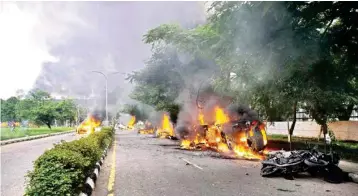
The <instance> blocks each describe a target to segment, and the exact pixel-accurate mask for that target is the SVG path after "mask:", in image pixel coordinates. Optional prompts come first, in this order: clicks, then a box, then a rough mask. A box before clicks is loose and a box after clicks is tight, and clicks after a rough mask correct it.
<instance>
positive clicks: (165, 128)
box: [157, 114, 174, 138]
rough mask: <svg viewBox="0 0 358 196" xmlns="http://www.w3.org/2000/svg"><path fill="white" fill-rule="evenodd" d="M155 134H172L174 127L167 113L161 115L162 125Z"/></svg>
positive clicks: (161, 135)
mask: <svg viewBox="0 0 358 196" xmlns="http://www.w3.org/2000/svg"><path fill="white" fill-rule="evenodd" d="M157 136H158V137H161V138H165V137H167V136H174V129H173V126H172V124H171V123H170V119H169V116H168V115H167V114H164V115H163V119H162V126H161V127H160V128H159V129H158V130H157Z"/></svg>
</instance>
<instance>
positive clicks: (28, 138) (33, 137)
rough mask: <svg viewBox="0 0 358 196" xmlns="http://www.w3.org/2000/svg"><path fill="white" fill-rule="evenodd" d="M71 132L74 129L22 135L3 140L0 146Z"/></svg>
mask: <svg viewBox="0 0 358 196" xmlns="http://www.w3.org/2000/svg"><path fill="white" fill-rule="evenodd" d="M72 132H75V130H72V131H64V132H60V133H49V134H43V135H38V136H30V137H23V138H19V139H11V140H5V141H3V142H1V144H0V146H4V145H7V144H13V143H18V142H24V141H30V140H35V139H40V138H45V137H51V136H56V135H64V134H68V133H72Z"/></svg>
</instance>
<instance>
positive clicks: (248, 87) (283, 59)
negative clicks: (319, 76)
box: [176, 3, 316, 135]
mask: <svg viewBox="0 0 358 196" xmlns="http://www.w3.org/2000/svg"><path fill="white" fill-rule="evenodd" d="M257 5H258V6H265V5H264V3H262V4H257ZM266 6H268V5H266ZM233 7H234V6H233ZM268 7H269V6H268ZM271 8H273V9H271V10H268V11H267V17H263V14H264V13H262V12H256V11H254V10H255V9H240V10H239V11H236V12H234V13H231V14H232V16H233V17H231V18H230V19H228V21H227V22H226V23H225V26H226V27H230V28H229V29H228V30H227V31H224V32H221V33H222V34H226V33H228V34H229V35H224V36H226V37H230V39H229V40H222V41H224V42H229V43H230V44H228V45H230V46H233V47H232V48H229V46H227V48H220V49H221V50H226V51H225V52H226V53H229V54H230V55H231V58H232V59H230V61H231V62H232V65H226V66H227V67H228V66H230V67H231V68H230V71H231V73H230V77H231V78H230V79H231V80H230V81H229V82H230V84H229V88H230V91H231V92H230V93H229V92H225V91H223V92H220V94H219V95H216V94H215V93H213V92H210V93H209V92H208V93H200V97H201V98H200V100H203V101H202V102H203V103H202V108H203V109H202V111H203V113H204V116H205V117H206V118H208V117H209V118H210V116H213V115H212V111H213V108H214V107H215V106H221V107H223V108H226V111H227V113H228V114H229V115H230V119H232V120H234V121H235V120H237V121H240V120H242V121H245V120H248V121H253V120H259V115H258V113H257V112H256V111H254V110H252V109H250V106H249V104H250V103H249V101H248V99H247V95H246V94H250V93H251V92H252V91H255V90H257V87H259V86H260V85H262V84H266V83H267V82H270V81H274V80H275V79H276V78H277V77H278V75H277V74H279V76H280V77H281V78H282V77H285V76H286V77H287V76H290V75H291V74H292V73H290V70H291V69H290V68H289V67H288V66H290V65H288V64H287V62H288V61H294V60H297V59H299V58H302V56H310V55H311V56H312V58H305V59H302V61H301V62H302V65H304V64H307V65H308V64H309V62H312V61H314V59H315V55H314V54H316V52H315V51H314V50H315V49H316V48H315V47H311V45H310V47H309V48H310V50H309V49H307V47H306V45H305V44H304V43H303V42H302V41H301V40H300V39H299V38H297V37H295V35H294V32H293V31H292V28H290V26H287V24H289V22H287V21H291V20H292V17H291V16H290V13H288V12H287V10H286V8H285V7H283V6H282V4H280V3H273V4H272V5H271ZM233 9H234V8H232V9H227V10H233ZM229 12H230V11H229ZM270 12H271V13H270ZM272 12H274V14H272ZM274 15H275V16H276V17H277V18H278V19H279V20H277V19H276V18H275V17H274V18H272V17H271V16H274ZM268 16H270V17H268ZM280 17H281V18H280ZM277 21H278V22H277ZM272 42H275V43H274V44H275V45H279V44H280V43H281V44H282V48H271V47H270V45H271V44H270V43H272ZM232 43H233V44H232ZM310 44H312V43H310ZM313 44H314V43H313ZM311 49H312V50H311ZM274 50H276V51H275V52H274ZM308 54H310V55H308ZM229 58H230V56H229ZM288 59H289V60H288ZM215 60H216V62H217V63H218V64H219V65H216V68H217V67H220V66H221V64H220V62H223V61H225V60H226V59H215ZM214 64H215V63H214ZM293 66H296V65H293ZM214 67H215V66H214ZM303 69H304V67H303ZM277 70H279V71H277ZM199 73H200V72H199ZM201 73H202V75H200V77H199V78H201V79H202V80H200V79H198V78H197V77H196V76H195V74H190V75H188V76H187V78H188V79H187V80H188V81H190V82H188V86H187V89H190V90H186V91H183V92H182V93H181V96H179V98H178V102H179V103H183V104H184V106H183V107H182V111H180V114H179V119H178V128H177V129H176V132H177V133H178V134H179V135H180V134H182V133H186V132H188V131H190V129H188V128H186V127H188V126H192V125H194V124H198V120H197V119H198V107H197V104H196V97H197V96H196V94H197V93H198V92H200V87H201V85H200V84H202V83H204V84H205V85H207V86H210V84H212V83H211V78H213V75H214V74H215V73H219V71H217V70H216V69H213V67H211V66H207V67H206V69H205V72H201ZM209 73H212V74H209ZM215 76H216V79H220V77H223V76H220V75H214V77H215ZM248 81H249V82H248ZM193 94H194V96H192V95H193ZM230 97H231V98H234V97H235V103H236V104H243V105H234V104H231V105H230V102H231V101H233V100H232V99H231V98H230ZM210 113H211V114H210ZM205 121H206V122H208V123H210V122H212V121H213V119H205ZM184 135H185V134H184Z"/></svg>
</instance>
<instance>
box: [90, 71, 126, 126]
mask: <svg viewBox="0 0 358 196" xmlns="http://www.w3.org/2000/svg"><path fill="white" fill-rule="evenodd" d="M92 72H93V73H98V74H101V75H102V76H103V77H104V79H105V80H106V122H105V125H106V126H107V125H108V122H109V121H108V75H114V74H118V73H120V72H118V71H117V72H113V73H109V74H107V75H106V74H104V73H103V72H101V71H92ZM121 74H125V73H121Z"/></svg>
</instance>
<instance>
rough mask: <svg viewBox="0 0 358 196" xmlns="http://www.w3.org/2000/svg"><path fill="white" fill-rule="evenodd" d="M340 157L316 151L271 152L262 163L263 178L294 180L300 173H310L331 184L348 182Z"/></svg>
mask: <svg viewBox="0 0 358 196" xmlns="http://www.w3.org/2000/svg"><path fill="white" fill-rule="evenodd" d="M339 160H340V158H339V156H338V155H337V154H335V153H332V152H331V153H328V154H324V153H322V152H319V151H318V150H316V149H311V150H297V151H276V152H271V153H270V154H269V155H268V157H267V159H266V160H264V161H262V168H261V173H260V174H261V176H262V177H274V176H283V177H285V178H286V179H289V180H293V179H294V177H295V176H297V175H298V174H299V173H303V172H308V173H309V174H310V175H312V176H321V177H323V179H324V180H325V181H327V182H330V183H341V182H343V181H346V180H348V174H347V173H345V172H343V171H342V170H341V169H340V168H339V167H338V163H339Z"/></svg>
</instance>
